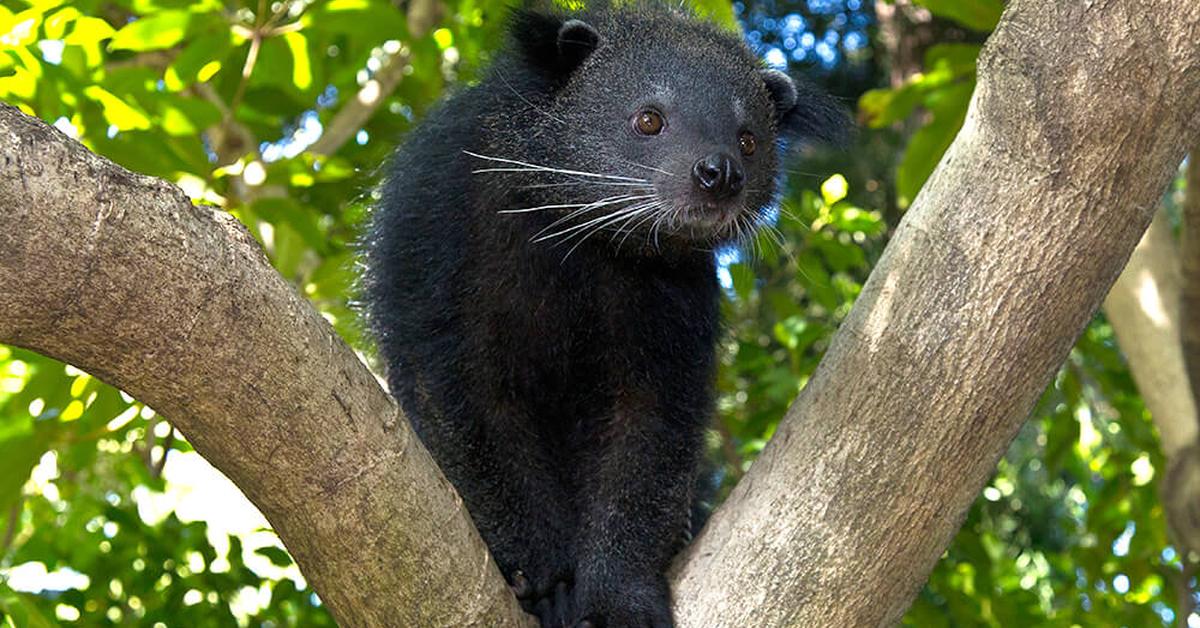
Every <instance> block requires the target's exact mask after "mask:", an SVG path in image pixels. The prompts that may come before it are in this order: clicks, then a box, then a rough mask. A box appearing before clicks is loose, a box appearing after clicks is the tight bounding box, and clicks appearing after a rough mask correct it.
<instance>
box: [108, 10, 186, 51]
mask: <svg viewBox="0 0 1200 628" xmlns="http://www.w3.org/2000/svg"><path fill="white" fill-rule="evenodd" d="M191 19H192V13H191V12H189V11H182V10H169V11H160V12H158V13H155V14H153V15H150V16H148V17H143V18H140V19H137V20H134V21H133V22H130V23H129V24H126V25H125V26H123V27H121V30H119V31H117V32H116V33H115V34H113V37H112V40H111V41H109V42H108V48H109V50H133V51H144V50H158V49H160V48H169V47H171V46H174V45H175V44H178V43H179V42H181V41H183V37H184V35H186V34H187V29H188V23H189V22H190V21H191Z"/></svg>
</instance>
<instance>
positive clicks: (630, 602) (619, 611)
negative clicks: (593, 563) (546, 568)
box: [573, 576, 675, 628]
mask: <svg viewBox="0 0 1200 628" xmlns="http://www.w3.org/2000/svg"><path fill="white" fill-rule="evenodd" d="M573 597H574V606H575V609H574V610H575V613H576V617H577V618H578V620H577V621H576V623H575V624H574V628H674V626H675V621H674V620H673V619H671V591H670V588H668V587H667V581H666V579H665V578H663V577H662V576H651V577H645V578H636V579H635V578H626V579H621V580H609V581H601V582H580V583H577V584H576V586H575V595H574V596H573Z"/></svg>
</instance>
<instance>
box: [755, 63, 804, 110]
mask: <svg viewBox="0 0 1200 628" xmlns="http://www.w3.org/2000/svg"><path fill="white" fill-rule="evenodd" d="M759 76H761V77H762V80H763V83H765V84H766V85H767V93H769V94H770V95H771V101H772V102H774V103H775V111H776V113H777V114H778V115H780V116H781V117H782V114H784V113H787V111H788V110H790V109H791V108H792V107H794V106H796V84H795V83H794V82H792V77H790V76H788V75H786V74H784V73H783V72H780V71H779V70H760V71H759Z"/></svg>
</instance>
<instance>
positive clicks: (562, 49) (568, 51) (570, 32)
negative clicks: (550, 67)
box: [558, 20, 600, 68]
mask: <svg viewBox="0 0 1200 628" xmlns="http://www.w3.org/2000/svg"><path fill="white" fill-rule="evenodd" d="M599 44H600V33H597V32H596V29H594V28H592V25H591V24H588V23H587V22H584V21H581V20H567V21H565V22H563V24H562V27H561V28H559V29H558V54H559V56H560V58H561V60H562V61H563V62H564V63H565V65H569V66H570V67H571V68H575V67H578V66H579V64H580V63H583V60H584V59H586V58H587V56H588V55H590V54H592V51H593V50H595V49H596V46H598V45H599Z"/></svg>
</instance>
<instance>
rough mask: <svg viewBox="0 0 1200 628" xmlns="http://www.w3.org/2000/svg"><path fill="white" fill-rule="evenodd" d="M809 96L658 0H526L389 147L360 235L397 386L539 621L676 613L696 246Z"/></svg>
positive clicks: (793, 139) (715, 330)
mask: <svg viewBox="0 0 1200 628" xmlns="http://www.w3.org/2000/svg"><path fill="white" fill-rule="evenodd" d="M845 124H846V118H845V115H844V113H842V112H841V111H840V110H839V108H838V107H837V106H836V105H835V104H834V103H833V101H832V99H831V98H830V97H828V96H827V95H825V94H823V93H821V92H819V91H817V90H815V89H814V88H812V87H809V86H807V85H806V84H804V83H802V82H799V81H796V80H793V79H791V78H789V77H788V76H787V75H786V74H784V73H782V72H778V71H774V70H769V69H766V68H765V67H764V66H763V65H762V63H761V62H760V61H759V60H758V59H757V58H756V57H755V56H754V55H753V53H752V52H751V51H750V50H749V49H748V48H747V47H746V45H745V44H744V43H742V41H741V40H740V39H739V38H738V36H737V35H736V34H735V33H731V32H726V31H724V30H722V29H721V28H719V27H717V26H715V25H713V24H709V23H706V22H704V21H702V20H700V19H697V18H696V17H694V16H692V15H689V14H688V13H687V12H686V11H685V10H683V9H679V8H676V7H672V6H667V5H659V4H645V3H643V4H637V3H627V4H621V5H619V6H595V5H594V3H593V5H592V6H590V7H589V8H588V9H586V10H583V11H580V12H574V13H570V12H566V11H565V10H556V9H528V8H527V9H521V10H517V11H515V12H514V13H513V14H512V16H511V19H510V27H509V41H508V44H507V46H506V48H505V49H504V50H502V51H501V52H499V53H498V54H497V56H496V58H495V61H494V63H493V65H492V66H491V69H490V71H489V72H488V73H487V74H486V76H485V77H484V78H483V79H482V80H481V81H480V82H479V83H478V84H477V85H475V86H473V87H468V88H465V89H463V90H462V91H459V92H458V93H457V94H455V95H453V96H451V97H449V98H447V99H446V100H444V101H443V102H442V103H440V105H439V106H437V107H436V109H435V110H433V111H431V112H430V113H429V115H428V116H427V117H426V118H425V119H424V121H423V122H421V123H420V124H419V125H417V126H416V127H415V128H414V129H413V130H412V131H411V133H409V134H408V136H407V138H406V139H405V141H404V143H403V145H402V146H401V147H400V148H399V149H398V150H397V151H396V153H395V156H394V158H393V159H392V161H391V163H390V165H389V167H388V169H387V172H386V180H385V182H384V183H383V186H382V190H381V200H380V202H379V204H378V206H377V207H376V209H375V212H374V215H373V219H372V223H371V227H370V234H369V236H368V241H367V251H366V268H367V271H366V275H365V277H364V290H365V295H364V296H365V298H366V302H367V308H368V311H367V315H368V319H369V324H370V326H371V328H372V331H373V334H374V336H375V338H376V340H377V343H378V347H379V350H380V354H381V357H382V358H383V360H384V361H385V362H386V365H387V380H388V384H389V386H390V387H391V390H392V393H393V394H394V395H395V396H396V397H397V399H398V400H399V402H400V405H401V407H402V408H403V410H404V411H405V413H406V414H407V416H408V417H409V419H410V420H411V421H412V423H413V425H414V427H415V428H416V431H417V433H418V434H419V436H420V438H421V440H422V441H423V442H424V444H425V445H426V446H427V447H428V448H429V450H430V451H431V452H432V454H433V456H434V457H435V458H436V460H437V462H438V464H439V465H440V467H441V468H442V470H443V471H444V472H445V474H446V476H447V477H448V478H449V480H450V482H451V483H453V485H454V487H455V488H456V489H457V491H458V493H459V495H461V497H462V499H463V501H464V503H465V504H466V506H467V509H468V510H469V511H470V514H471V516H472V518H473V519H474V521H475V524H476V525H477V527H478V529H479V532H480V533H481V535H482V536H483V539H484V540H485V541H486V542H487V545H488V547H489V548H490V549H491V552H492V555H493V556H494V557H495V560H496V562H497V564H498V565H499V567H500V570H501V572H502V573H503V574H504V576H505V578H507V579H508V582H509V584H510V585H511V586H512V588H513V590H514V592H515V593H516V595H517V597H518V598H519V600H520V601H521V603H522V605H523V606H524V608H525V609H526V610H527V611H529V612H531V613H533V614H535V615H536V616H537V617H538V618H539V620H540V621H541V623H542V625H543V626H546V627H559V626H570V627H592V628H625V627H653V628H664V627H668V626H672V625H673V624H674V622H673V620H672V617H671V596H670V590H669V588H668V585H667V579H666V577H665V575H664V573H665V571H666V569H667V567H668V564H669V563H670V561H671V558H672V557H673V556H674V555H675V554H676V553H677V552H678V551H679V550H680V548H681V547H682V546H683V545H684V544H685V543H686V541H687V539H689V538H690V527H691V523H694V522H692V521H691V519H692V517H691V516H690V512H691V506H692V505H693V502H694V500H695V499H696V495H695V493H696V492H697V489H696V487H697V486H698V482H697V478H698V474H699V473H700V469H701V460H702V458H703V457H704V442H705V439H704V436H705V432H706V430H707V429H708V426H709V422H710V419H711V417H712V414H713V405H714V403H713V394H714V393H713V386H714V378H715V372H716V344H717V341H718V336H719V320H718V305H719V299H720V290H719V286H718V283H717V273H716V262H715V259H714V253H713V252H714V250H715V249H717V248H719V247H721V246H723V245H726V244H729V243H732V242H734V241H736V240H738V239H741V238H747V237H749V236H750V234H751V233H752V232H753V230H754V229H755V227H756V225H758V224H759V223H760V222H761V221H763V220H764V219H766V218H767V216H768V215H770V214H771V213H772V212H773V211H774V210H773V207H772V206H773V204H774V203H775V202H776V197H777V194H778V192H777V187H778V181H779V179H780V174H781V170H780V163H781V160H782V158H783V155H784V150H783V147H785V146H793V145H797V144H799V143H803V142H804V141H806V140H832V139H836V138H837V137H838V136H839V135H840V134H841V133H842V132H843V130H844V126H845Z"/></svg>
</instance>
